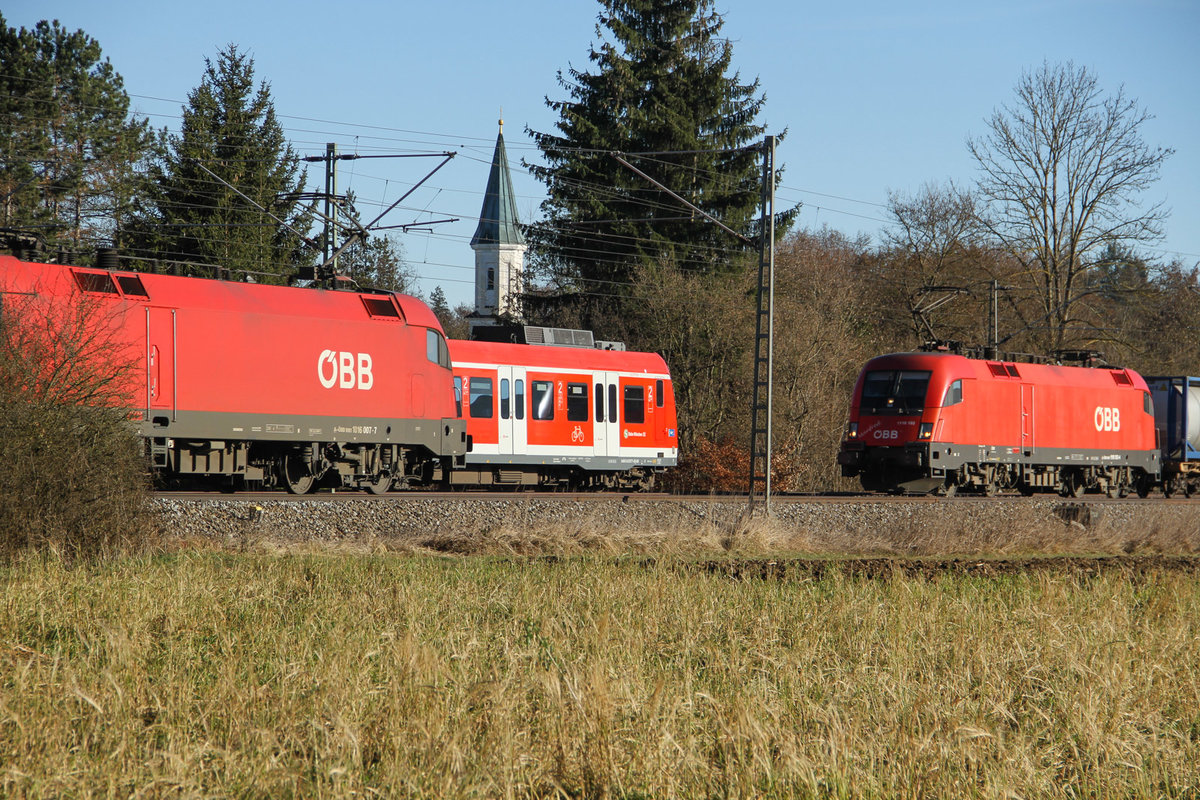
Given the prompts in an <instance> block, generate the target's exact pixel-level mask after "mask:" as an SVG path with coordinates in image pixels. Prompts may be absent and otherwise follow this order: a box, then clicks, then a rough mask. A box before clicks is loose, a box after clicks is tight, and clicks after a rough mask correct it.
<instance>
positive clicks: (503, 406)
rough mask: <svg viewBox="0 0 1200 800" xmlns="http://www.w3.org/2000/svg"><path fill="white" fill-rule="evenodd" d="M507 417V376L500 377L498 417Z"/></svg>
mask: <svg viewBox="0 0 1200 800" xmlns="http://www.w3.org/2000/svg"><path fill="white" fill-rule="evenodd" d="M508 417H509V398H508V378H501V379H500V419H508Z"/></svg>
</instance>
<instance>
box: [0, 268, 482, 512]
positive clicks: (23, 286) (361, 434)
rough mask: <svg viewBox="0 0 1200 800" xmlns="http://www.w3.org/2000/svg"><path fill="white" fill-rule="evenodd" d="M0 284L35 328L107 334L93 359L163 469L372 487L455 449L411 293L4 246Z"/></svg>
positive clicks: (442, 467)
mask: <svg viewBox="0 0 1200 800" xmlns="http://www.w3.org/2000/svg"><path fill="white" fill-rule="evenodd" d="M0 288H3V289H5V290H6V291H7V292H8V293H10V294H11V295H12V297H11V298H6V299H5V309H4V310H5V313H6V314H17V315H19V316H21V317H23V318H25V319H27V320H33V319H37V320H41V321H42V323H43V324H42V325H41V327H42V328H43V329H44V330H43V331H42V332H41V334H40V335H43V336H45V337H47V338H53V337H54V336H56V335H61V334H62V331H63V330H64V329H67V328H72V327H74V328H76V329H77V330H76V331H75V332H74V333H73V334H72V335H79V331H82V332H83V335H84V336H86V337H87V338H89V339H90V340H92V341H94V342H96V341H99V342H103V347H102V348H99V349H98V352H100V353H101V355H102V361H101V362H100V363H96V364H94V365H92V368H93V369H97V370H104V371H108V372H110V373H111V374H112V375H114V376H115V380H116V385H115V387H114V388H115V389H116V391H115V392H113V393H112V400H111V401H112V402H114V403H116V404H119V405H120V406H122V407H126V408H128V409H130V417H131V419H134V420H136V421H137V423H138V426H139V432H140V434H141V436H142V438H143V439H144V440H145V441H146V443H147V447H148V450H149V453H150V456H151V463H152V465H153V467H154V469H155V470H156V472H158V473H159V474H161V475H164V476H169V477H176V478H186V477H189V476H193V477H199V476H203V477H208V478H218V479H223V480H224V481H225V482H226V483H227V484H228V485H240V484H242V483H244V482H250V483H253V484H255V485H265V486H273V485H279V484H282V485H284V486H286V487H287V488H288V489H289V490H291V491H293V492H299V493H304V492H308V491H311V490H312V489H313V488H315V487H316V486H318V485H322V484H323V485H330V486H348V487H358V488H363V489H368V490H371V491H375V492H383V491H387V490H388V489H389V488H391V487H392V486H393V485H404V484H410V483H411V484H423V483H428V482H431V481H434V480H438V479H440V478H442V477H444V475H445V474H446V473H447V472H448V470H449V468H450V467H451V466H452V462H453V460H454V459H456V458H458V459H460V460H461V457H462V456H463V455H464V454H465V452H466V435H465V429H464V428H465V426H464V424H463V422H462V421H461V420H459V419H458V418H457V415H456V414H455V409H454V399H453V383H452V381H453V378H452V376H451V371H450V359H449V351H448V349H447V347H446V341H445V338H444V337H443V334H442V329H441V326H440V324H439V323H438V321H437V318H436V317H435V316H434V314H433V312H432V311H430V309H429V308H428V307H427V306H426V305H425V304H424V303H422V302H421V301H419V300H417V299H415V298H412V297H408V296H405V295H401V294H395V293H391V292H371V291H367V292H363V291H330V290H321V289H300V288H292V287H286V286H266V285H259V284H253V283H238V282H232V281H218V280H207V279H200V278H185V277H178V276H172V275H156V274H151V273H133V272H120V271H109V270H102V269H85V268H80V267H70V266H62V265H56V264H39V263H28V262H22V261H19V260H17V259H15V258H11V257H0ZM55 329H57V331H56V330H55Z"/></svg>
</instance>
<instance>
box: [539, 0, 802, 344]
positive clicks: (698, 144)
mask: <svg viewBox="0 0 1200 800" xmlns="http://www.w3.org/2000/svg"><path fill="white" fill-rule="evenodd" d="M600 5H601V8H602V11H601V14H600V17H599V23H600V24H598V25H597V27H596V35H597V37H598V38H599V39H600V43H599V44H598V45H593V46H592V48H591V50H590V53H589V58H590V60H591V61H592V62H593V64H594V66H595V71H594V72H584V71H581V70H575V69H569V70H568V71H567V75H566V76H565V77H564V75H563V73H562V72H560V73H559V83H560V85H561V86H562V87H563V88H564V89H566V91H567V93H568V95H569V99H566V100H551V99H549V98H547V100H546V103H547V105H548V106H549V107H550V108H552V109H554V110H555V111H557V112H558V113H559V114H560V116H561V119H560V120H559V121H558V122H557V123H556V127H557V129H558V133H556V134H551V133H537V132H531V133H532V136H533V138H534V141H535V143H536V144H537V146H538V147H539V149H540V150H541V151H542V156H543V159H544V161H545V165H527V166H529V168H530V170H531V172H532V173H533V174H534V175H535V176H536V177H537V178H539V179H540V180H542V181H543V182H544V183H545V184H546V187H547V194H548V197H547V199H546V200H545V201H544V202H543V204H542V214H543V221H542V222H540V223H538V224H536V225H534V226H532V228H531V230H530V231H529V239H530V243H531V261H532V265H533V267H534V268H535V269H536V270H538V271H540V272H542V273H543V274H549V275H551V276H553V277H554V278H556V279H558V281H559V282H560V283H565V284H567V285H573V286H575V287H576V288H577V289H579V290H580V291H581V292H583V293H584V294H585V295H587V294H591V295H592V296H593V297H604V296H608V297H609V298H613V297H614V296H615V297H618V298H619V297H621V296H623V295H625V294H626V293H627V291H628V287H629V284H630V283H631V282H632V281H633V279H634V277H635V276H636V275H637V273H638V272H639V270H640V269H641V267H642V266H644V265H645V264H647V263H651V262H664V263H674V264H675V265H676V266H677V267H679V268H682V269H685V270H690V271H698V272H704V273H719V272H726V271H736V270H739V269H741V268H743V267H744V265H745V263H747V262H746V258H745V255H746V253H747V248H746V246H745V245H744V244H743V243H741V242H739V241H738V240H737V239H736V238H734V237H732V236H730V235H729V234H728V233H727V232H725V231H722V230H721V229H719V228H718V227H717V226H715V225H714V224H712V223H711V222H710V221H708V220H706V219H704V218H703V217H702V216H700V215H698V214H696V213H694V212H693V211H691V210H689V209H687V208H686V207H685V206H683V205H682V204H680V203H679V202H678V201H677V200H675V199H673V198H671V197H670V196H669V195H668V194H666V193H664V192H662V191H661V190H659V189H657V188H655V187H654V186H653V185H652V184H650V183H649V182H647V181H646V180H645V179H644V178H642V177H639V176H637V175H635V174H634V173H633V172H631V171H630V170H629V169H628V168H627V167H625V166H623V165H621V164H620V163H619V162H617V161H616V160H615V158H613V156H612V153H613V152H614V151H618V152H622V153H625V154H629V158H630V160H631V162H632V163H634V165H635V166H637V167H638V168H639V169H641V170H643V171H645V172H646V173H647V174H649V175H651V176H653V177H654V178H655V179H656V180H657V181H659V182H660V183H662V184H664V185H665V186H667V187H669V188H671V190H672V191H674V192H675V193H677V194H679V195H681V196H682V197H684V198H686V199H687V200H688V201H690V202H691V203H694V204H695V205H696V206H698V207H700V208H702V209H704V210H705V211H706V212H708V213H710V214H712V215H713V216H714V217H716V218H717V219H720V220H721V221H722V222H724V223H725V224H726V225H728V226H730V227H731V228H733V229H734V230H737V231H740V232H743V234H744V235H746V236H748V237H752V236H754V235H756V229H757V225H756V224H755V213H756V210H757V208H758V206H759V203H760V200H761V163H762V162H761V157H760V151H759V150H758V149H757V148H755V147H754V145H755V144H757V142H758V140H760V139H761V137H762V135H763V133H764V131H765V127H764V126H762V125H759V124H756V123H755V121H754V120H755V118H756V116H757V115H758V113H759V111H760V110H761V109H762V106H763V103H764V102H765V98H764V97H763V96H762V95H761V94H759V85H758V81H757V80H755V81H753V82H751V83H743V82H742V81H741V79H740V77H739V75H738V73H736V72H734V73H733V74H732V75H730V74H729V69H730V64H731V63H732V59H733V47H732V45H731V44H730V42H729V41H728V40H727V39H724V38H721V36H720V31H721V27H722V25H723V24H724V19H723V17H722V15H720V14H718V13H717V12H716V11H714V10H713V5H714V4H713V1H712V0H600ZM606 36H607V37H608V38H607V39H606V38H605V37H606ZM637 154H641V155H637ZM794 214H795V210H792V211H790V212H786V213H785V214H783V215H781V216H780V218H779V220H778V221H777V230H778V232H779V233H780V235H782V233H783V232H784V231H785V230H786V228H787V226H788V224H790V221H791V219H792V217H793V216H794ZM595 323H596V321H595V320H591V321H590V324H593V325H594V324H595Z"/></svg>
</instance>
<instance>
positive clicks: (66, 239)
mask: <svg viewBox="0 0 1200 800" xmlns="http://www.w3.org/2000/svg"><path fill="white" fill-rule="evenodd" d="M150 142H151V133H150V129H149V125H148V123H147V122H145V121H144V120H143V121H140V122H138V121H133V120H131V119H130V118H129V96H128V95H127V94H126V93H125V89H124V84H123V81H122V79H121V76H120V75H118V74H117V72H116V71H115V70H114V69H113V66H112V64H111V63H109V61H108V60H107V59H104V60H101V49H100V45H99V43H98V42H97V41H96V40H95V39H93V38H92V37H90V36H88V35H87V34H86V33H84V32H83V31H81V30H77V31H75V32H74V33H72V32H69V31H67V30H66V29H65V28H63V27H62V26H61V25H60V24H59V23H58V22H57V21H55V22H47V21H45V20H43V21H42V22H39V23H38V24H37V25H36V26H34V28H33V29H32V30H26V29H25V28H21V29H20V30H16V29H13V28H10V27H8V25H7V24H6V23H5V21H4V17H3V16H2V15H0V197H2V198H3V203H2V204H0V227H8V228H19V229H22V230H24V231H27V232H36V233H38V234H39V235H41V236H42V238H43V239H44V240H45V242H46V244H47V245H48V246H49V247H51V248H59V249H68V250H75V251H81V250H90V249H92V248H93V247H95V246H97V245H107V244H110V243H112V242H113V240H114V239H116V238H118V237H119V230H120V228H121V227H122V226H123V224H124V222H125V218H126V217H127V216H128V214H129V213H130V211H131V205H132V203H133V200H134V197H135V195H136V192H137V185H138V177H137V175H136V174H135V170H134V165H135V164H136V163H137V162H138V161H139V160H140V158H141V157H142V154H143V153H144V152H145V151H146V149H147V148H148V147H149V145H150Z"/></svg>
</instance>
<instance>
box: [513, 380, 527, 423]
mask: <svg viewBox="0 0 1200 800" xmlns="http://www.w3.org/2000/svg"><path fill="white" fill-rule="evenodd" d="M513 390H514V391H513V403H514V405H515V408H514V409H513V410H514V411H516V412H517V413H516V418H517V419H525V381H523V380H519V379H518V380H517V381H514V383H513Z"/></svg>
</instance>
